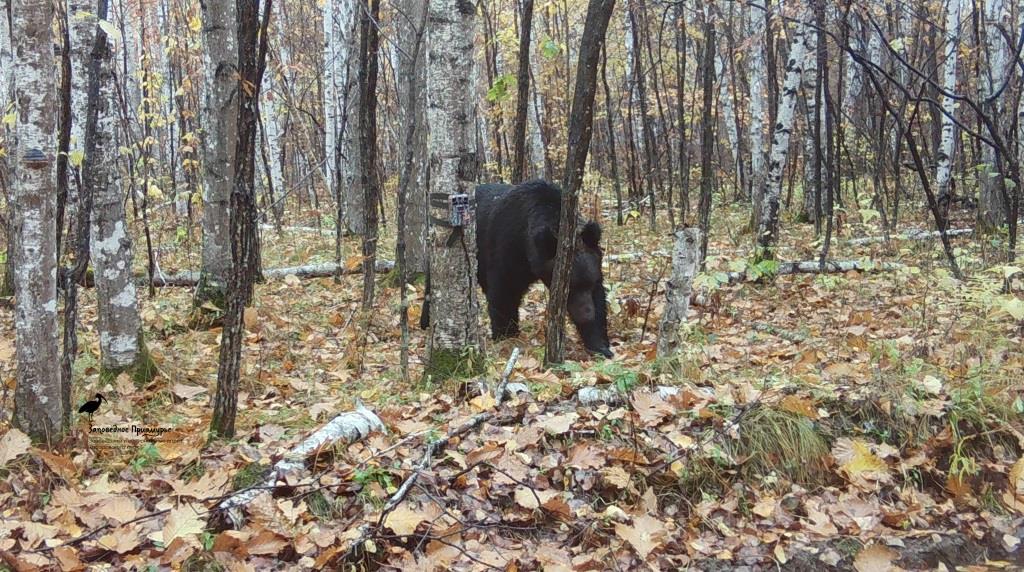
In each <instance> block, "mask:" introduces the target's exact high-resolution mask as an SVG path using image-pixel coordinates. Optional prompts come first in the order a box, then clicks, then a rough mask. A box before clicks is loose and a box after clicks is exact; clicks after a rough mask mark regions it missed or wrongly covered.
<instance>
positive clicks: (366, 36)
mask: <svg viewBox="0 0 1024 572" xmlns="http://www.w3.org/2000/svg"><path fill="white" fill-rule="evenodd" d="M367 8H368V11H369V13H367V11H366V10H363V11H361V12H360V13H361V14H362V17H361V18H360V24H359V27H360V39H359V150H360V154H361V159H360V163H362V165H363V173H362V185H361V186H362V188H363V193H364V195H365V197H364V202H365V204H366V205H367V206H368V207H369V208H367V209H365V210H364V212H363V216H365V217H366V220H365V223H364V226H365V229H364V230H365V232H364V234H363V310H369V309H371V308H372V307H373V297H374V280H375V278H376V272H375V271H374V270H375V267H374V262H375V261H376V260H377V235H378V228H377V199H378V196H379V195H380V188H379V185H380V180H379V177H378V176H377V51H378V43H379V40H378V38H379V36H378V30H377V22H379V21H380V20H379V17H380V0H369V6H368V7H367Z"/></svg>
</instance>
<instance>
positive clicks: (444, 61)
mask: <svg viewBox="0 0 1024 572" xmlns="http://www.w3.org/2000/svg"><path fill="white" fill-rule="evenodd" d="M475 36H476V7H475V6H474V4H472V3H470V2H467V1H466V0H430V4H429V7H428V16H427V125H428V130H429V131H428V133H429V135H428V139H427V148H428V150H429V151H428V152H429V155H430V193H431V194H432V195H434V194H438V195H440V196H450V195H454V194H467V195H469V196H470V197H472V196H473V187H474V185H475V183H476V181H475V179H476V175H477V173H478V172H479V164H478V157H477V155H476V152H475V150H474V147H475V142H474V127H475V124H476V118H475V117H474V115H475V113H474V112H475V106H474V101H473V100H474V99H475V98H474V97H473V95H474V93H475V91H474V87H475V85H474V83H473V79H474V73H473V68H474V65H473V62H474V58H473V40H474V38H475ZM471 204H472V202H471ZM431 215H432V216H433V217H437V218H440V219H442V220H447V218H448V209H447V208H433V207H432V208H431ZM451 231H452V229H449V228H446V227H443V226H440V225H438V224H431V225H430V250H431V252H430V254H431V261H430V272H431V290H432V291H431V309H430V312H431V334H430V361H431V364H433V365H440V363H441V361H442V360H445V361H448V360H451V359H453V358H455V359H459V358H460V357H462V354H463V352H465V351H467V350H468V351H479V350H480V348H481V347H482V340H481V333H480V325H479V315H480V312H479V300H478V295H477V288H476V221H475V218H474V217H470V220H469V221H468V224H466V225H465V226H464V227H462V236H461V239H457V240H456V241H455V242H454V244H452V245H451V246H448V245H447V244H446V243H447V241H448V238H449V236H450V234H451Z"/></svg>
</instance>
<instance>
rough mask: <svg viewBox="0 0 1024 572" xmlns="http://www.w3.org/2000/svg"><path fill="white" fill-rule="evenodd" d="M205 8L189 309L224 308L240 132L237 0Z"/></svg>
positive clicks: (210, 0)
mask: <svg viewBox="0 0 1024 572" xmlns="http://www.w3.org/2000/svg"><path fill="white" fill-rule="evenodd" d="M202 8H203V73H204V81H203V83H204V87H205V89H204V94H205V95H204V103H203V109H202V117H203V129H204V131H205V134H204V136H203V263H202V269H201V276H200V279H199V285H198V286H196V293H195V298H194V300H193V304H194V306H195V307H196V308H200V307H202V306H203V305H205V304H207V303H212V304H213V305H215V306H216V307H218V308H225V307H226V304H225V301H226V296H227V285H228V281H229V279H230V275H231V225H230V211H229V206H230V201H231V188H232V185H233V181H234V172H235V155H234V150H235V141H236V134H237V129H238V124H237V120H238V99H239V97H240V94H239V93H238V67H237V66H238V40H237V37H236V36H235V30H236V26H237V21H236V8H235V0H204V1H203V2H202Z"/></svg>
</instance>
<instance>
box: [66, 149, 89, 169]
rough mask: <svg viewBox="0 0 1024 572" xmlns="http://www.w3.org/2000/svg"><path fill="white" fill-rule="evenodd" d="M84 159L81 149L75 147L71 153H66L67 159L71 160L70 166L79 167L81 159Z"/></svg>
mask: <svg viewBox="0 0 1024 572" xmlns="http://www.w3.org/2000/svg"><path fill="white" fill-rule="evenodd" d="M84 159H85V152H84V151H82V150H81V149H75V150H74V151H72V152H71V153H68V160H69V161H71V166H72V167H81V166H82V161H83V160H84Z"/></svg>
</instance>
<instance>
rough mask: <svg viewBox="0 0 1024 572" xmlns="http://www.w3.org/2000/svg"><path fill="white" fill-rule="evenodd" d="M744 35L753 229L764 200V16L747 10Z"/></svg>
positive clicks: (751, 8) (756, 11)
mask: <svg viewBox="0 0 1024 572" xmlns="http://www.w3.org/2000/svg"><path fill="white" fill-rule="evenodd" d="M747 11H748V13H747V18H748V26H749V27H748V30H747V31H748V34H749V37H750V38H751V41H752V43H753V46H752V47H751V50H750V69H749V70H748V71H749V79H750V125H749V131H750V133H749V137H750V187H751V189H750V194H751V197H752V202H753V218H752V220H753V224H752V225H751V229H754V230H756V229H757V228H758V226H760V224H761V203H762V202H763V198H764V178H765V162H764V159H765V152H764V147H765V145H764V134H765V126H767V125H768V102H767V100H766V97H767V96H766V92H767V88H768V76H767V75H766V73H765V71H766V70H765V68H766V67H767V62H766V61H765V55H764V54H765V51H764V46H765V44H766V40H767V41H771V40H770V38H767V36H766V34H765V21H764V15H763V14H761V11H760V10H759V9H757V8H753V7H748V8H747Z"/></svg>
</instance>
